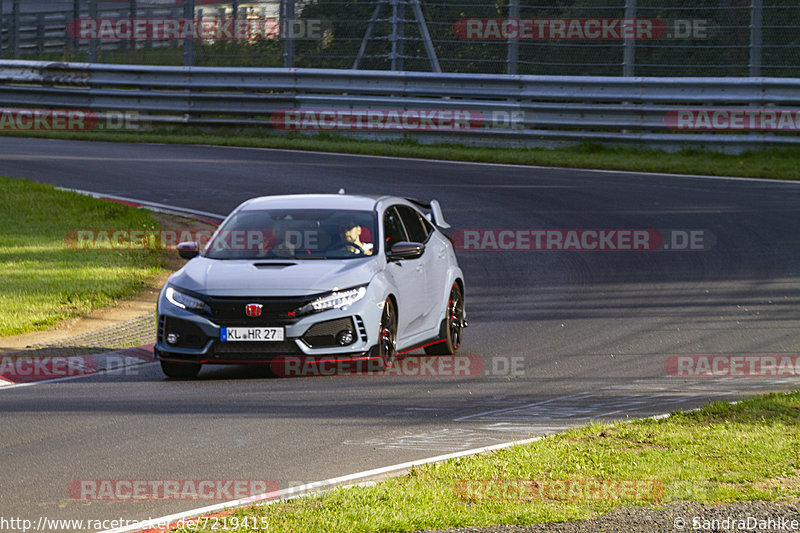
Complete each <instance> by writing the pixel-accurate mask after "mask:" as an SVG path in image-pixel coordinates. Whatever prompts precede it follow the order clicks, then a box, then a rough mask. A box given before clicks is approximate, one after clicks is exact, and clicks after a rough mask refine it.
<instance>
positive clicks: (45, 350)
mask: <svg viewBox="0 0 800 533" xmlns="http://www.w3.org/2000/svg"><path fill="white" fill-rule="evenodd" d="M155 341H156V315H155V313H147V314H144V315H141V316H138V317H136V318H133V319H131V320H126V321H124V322H120V323H119V324H115V325H113V326H108V327H106V328H103V329H98V330H96V331H90V332H88V333H83V334H81V335H75V336H73V337H68V338H66V339H62V340H59V341H56V342H52V343H46V344H34V345H33V346H31V347H30V349H28V350H24V351H22V350H21V351H19V352H17V354H16V355H26V356H36V355H40V354H45V355H60V356H70V355H91V354H98V353H103V352H109V351H112V350H117V349H120V348H130V347H133V346H141V345H143V344H152V343H154V342H155Z"/></svg>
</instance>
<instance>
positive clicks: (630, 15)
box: [622, 0, 636, 76]
mask: <svg viewBox="0 0 800 533" xmlns="http://www.w3.org/2000/svg"><path fill="white" fill-rule="evenodd" d="M635 18H636V0H625V20H626V21H628V20H633V19H635ZM635 35H636V34H635V33H634V38H633V39H625V41H624V44H623V45H622V75H623V76H633V72H634V66H635V63H636V39H635Z"/></svg>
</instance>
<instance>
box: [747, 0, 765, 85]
mask: <svg viewBox="0 0 800 533" xmlns="http://www.w3.org/2000/svg"><path fill="white" fill-rule="evenodd" d="M762 25H763V18H762V5H761V0H751V1H750V76H751V77H753V78H757V77H758V76H761V39H762V35H761V31H762Z"/></svg>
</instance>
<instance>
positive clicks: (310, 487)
mask: <svg viewBox="0 0 800 533" xmlns="http://www.w3.org/2000/svg"><path fill="white" fill-rule="evenodd" d="M541 439H542V437H534V438H531V439H525V440H519V441H512V442H504V443H501V444H493V445H491V446H484V447H482V448H474V449H472V450H464V451H460V452H454V453H448V454H445V455H437V456H436V457H429V458H427V459H418V460H416V461H408V462H405V463H400V464H396V465H391V466H384V467H381V468H374V469H372V470H366V471H364V472H358V473H355V474H348V475H346V476H339V477H334V478H330V479H326V480H324V481H316V482H314V483H307V484H305V485H299V486H296V487H290V488H287V489H282V490H278V491H272V492H265V493H264V494H257V495H255V496H250V497H249V498H241V499H238V500H231V501H228V502H224V503H219V504H215V505H209V506H206V507H200V508H198V509H192V510H190V511H184V512H182V513H175V514H171V515H167V516H162V517H161V518H151V519H148V520H143V521H142V522H139V523H137V524H133V525H131V526H126V527H121V528H117V529H108V530H106V531H103V532H101V533H127V532H132V531H141V530H143V529H148V528H155V527H161V526H164V525H168V524H172V523H174V522H176V521H178V520H183V519H187V518H194V517H196V516H200V515H204V514H208V513H215V512H219V511H224V510H226V509H228V508H232V507H241V506H243V505H247V504H251V503H257V502H262V501H265V500H272V501H277V500H280V499H287V497H297V496H301V495H307V494H314V493H317V492H321V490H322V489H325V488H329V487H332V486H334V485H340V484H342V483H347V482H348V481H357V480H359V479H365V478H370V477H375V476H379V475H382V474H388V473H391V472H398V471H402V470H408V469H409V468H412V467H415V466H421V465H424V464H428V463H438V462H440V461H446V460H448V459H457V458H459V457H464V456H467V455H475V454H478V453H483V452H490V451H494V450H502V449H503V448H510V447H512V446H516V445H518V444H528V443H531V442H536V441H538V440H541Z"/></svg>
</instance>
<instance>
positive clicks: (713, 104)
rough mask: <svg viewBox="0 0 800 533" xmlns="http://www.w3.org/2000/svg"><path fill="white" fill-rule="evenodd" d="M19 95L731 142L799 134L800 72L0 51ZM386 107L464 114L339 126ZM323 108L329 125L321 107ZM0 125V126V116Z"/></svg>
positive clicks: (269, 118) (509, 135)
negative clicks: (743, 74) (304, 64)
mask: <svg viewBox="0 0 800 533" xmlns="http://www.w3.org/2000/svg"><path fill="white" fill-rule="evenodd" d="M31 108H44V109H60V110H63V109H78V110H89V111H91V112H93V113H96V114H97V115H98V116H99V117H103V116H104V114H107V113H119V112H126V113H131V114H132V115H133V116H135V117H136V120H138V121H141V122H143V123H147V124H156V125H157V124H186V125H201V126H210V125H228V126H237V127H243V126H257V127H269V128H276V125H277V126H278V127H277V128H276V129H277V130H285V129H293V128H291V127H289V128H287V127H285V124H284V127H281V123H280V120H281V119H282V118H283V117H284V116H285V115H286V112H287V111H289V112H296V111H302V112H303V113H308V112H310V111H320V110H325V111H327V113H328V114H327V115H324V116H326V117H328V118H329V119H330V120H328V121H327V122H326V124H329V125H331V128H329V129H333V130H337V129H342V130H346V133H345V134H349V135H358V136H362V137H363V136H370V137H380V138H392V137H398V136H412V137H414V138H417V139H419V140H420V141H422V142H433V141H448V142H464V143H471V144H475V143H480V144H494V145H502V146H523V145H529V146H530V145H542V144H544V145H554V144H558V143H574V142H587V141H588V142H600V143H615V144H634V145H641V146H647V147H662V148H668V149H678V148H685V147H691V148H707V149H717V150H719V149H721V150H725V151H729V152H739V151H742V150H746V149H758V148H763V147H768V146H775V145H784V146H785V145H796V144H797V143H798V142H800V136H798V135H797V133H798V131H800V115H798V111H799V110H800V79H794V78H624V77H587V76H511V75H488V74H441V73H427V72H392V71H362V70H323V69H282V68H281V69H272V68H225V67H166V66H146V65H110V64H88V63H57V62H42V61H20V60H3V61H0V112H4V111H5V112H8V110H14V109H31ZM391 110H394V111H398V112H401V115H402V113H405V114H406V115H408V114H409V113H410V114H411V115H412V116H414V114H415V113H418V112H419V111H426V112H430V111H431V110H435V111H438V112H440V114H441V113H445V114H446V113H448V112H453V113H460V114H462V115H463V116H467V117H470V118H469V120H468V121H467V123H468V125H467V126H466V127H453V128H436V127H433V128H419V127H413V126H412V127H403V126H401V127H399V128H387V127H385V124H377V125H375V124H373V126H375V127H369V128H358V127H341V126H342V122H341V116H342V115H344V116H346V117H349V119H350V120H351V122H352V121H353V120H354V119H353V116H354V115H358V114H359V113H361V114H364V117H366V116H367V115H366V113H368V112H369V111H372V112H373V113H374V114H376V116H377V115H380V114H381V113H384V114H386V113H387V112H389V111H391ZM337 113H339V118H340V120H339V126H340V127H337V126H336V124H335V120H333V119H331V117H335V116H336V114H337ZM290 114H291V113H290ZM311 116H312V117H313V116H317V117H319V114H318V113H316V114H313V115H311ZM456 116H458V115H456ZM276 117H278V118H277V119H276ZM475 117H479V120H475ZM365 120H366V118H365ZM297 124H300V122H298V123H297ZM312 126H313V124H312ZM462 126H463V125H462ZM0 129H8V127H3V126H2V125H1V124H0ZM294 129H302V130H304V131H310V130H314V128H313V127H310V128H294ZM322 129H325V128H322ZM343 133H344V132H343Z"/></svg>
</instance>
